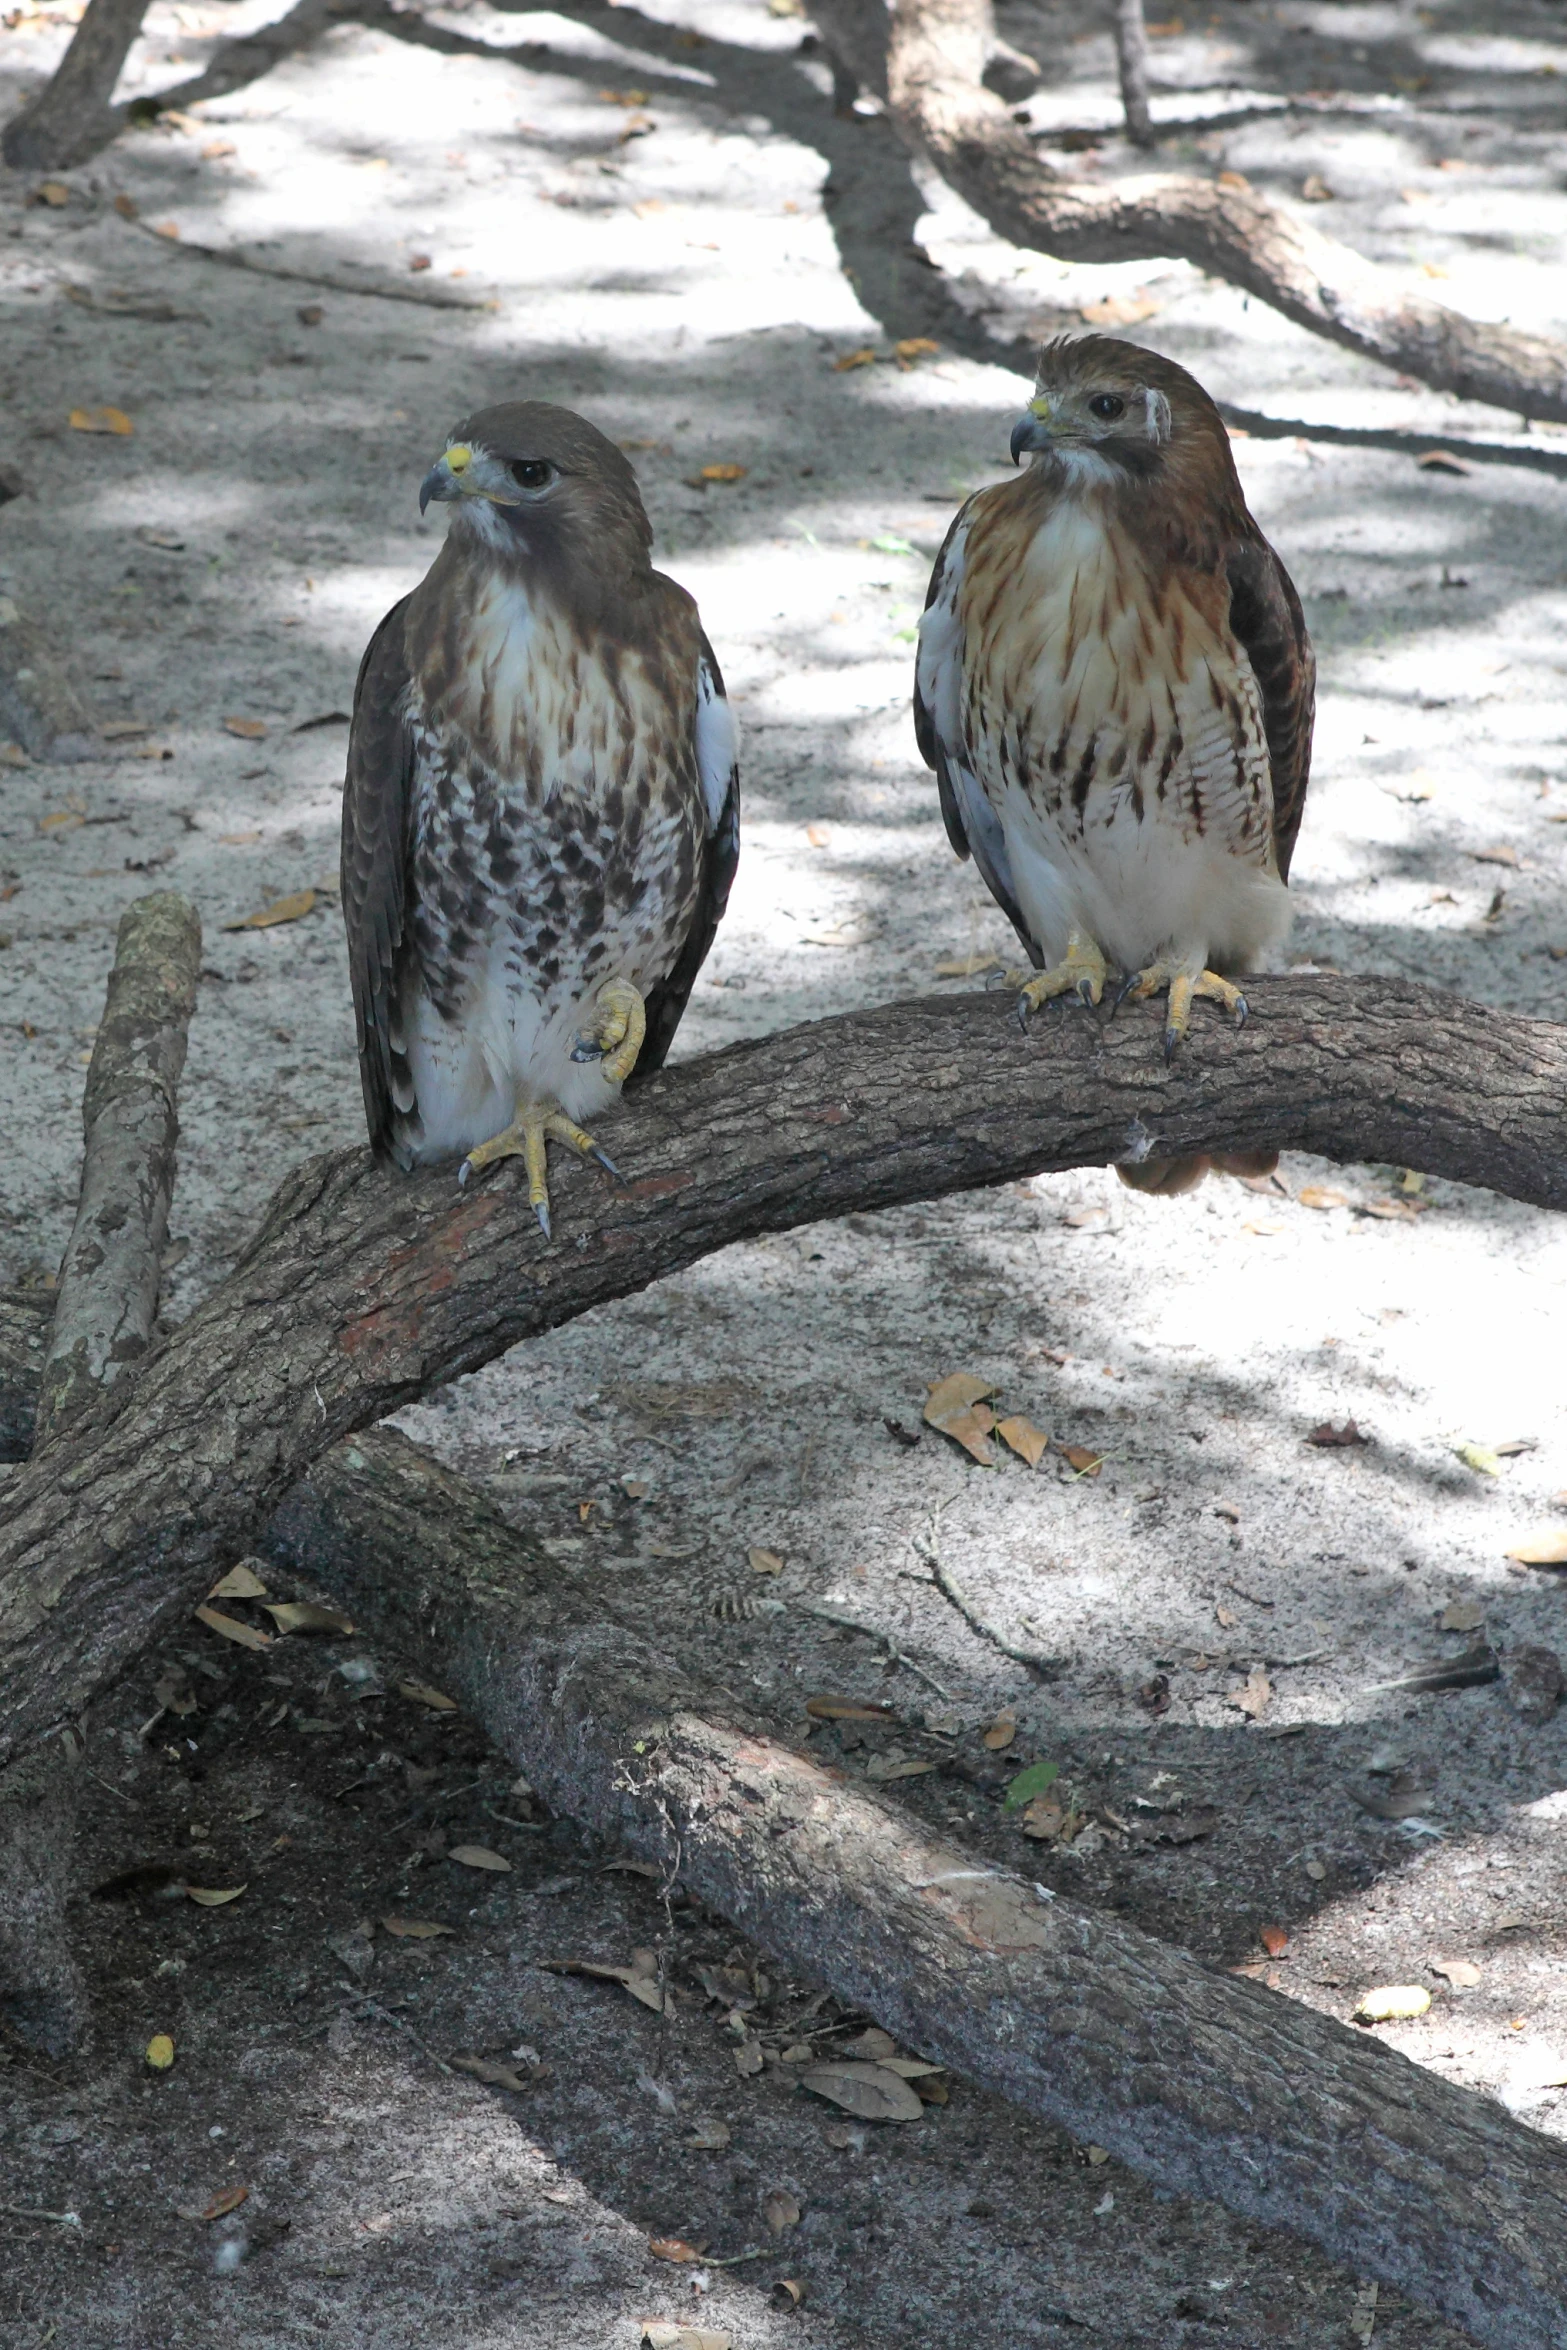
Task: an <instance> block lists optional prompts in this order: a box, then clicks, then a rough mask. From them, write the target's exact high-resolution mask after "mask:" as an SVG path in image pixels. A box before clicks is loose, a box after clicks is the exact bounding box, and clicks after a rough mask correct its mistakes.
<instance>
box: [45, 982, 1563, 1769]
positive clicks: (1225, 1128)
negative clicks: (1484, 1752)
mask: <svg viewBox="0 0 1567 2350" xmlns="http://www.w3.org/2000/svg"><path fill="white" fill-rule="evenodd" d="M1247 992H1248V995H1249V998H1250V1001H1251V1005H1252V1016H1251V1019H1250V1020H1249V1021H1248V1022H1247V1024H1246V1025H1245V1026H1244V1027H1243V1028H1240V1029H1230V1028H1227V1027H1220V1026H1218V1025H1217V1024H1215V1025H1210V1026H1204V1027H1203V1028H1202V1029H1201V1030H1200V1031H1199V1033H1198V1035H1197V1036H1196V1037H1194V1039H1193V1041H1192V1043H1191V1045H1190V1046H1189V1047H1188V1048H1187V1049H1186V1050H1185V1051H1184V1052H1183V1053H1182V1054H1181V1055H1180V1056H1179V1057H1178V1059H1177V1060H1176V1062H1175V1063H1174V1064H1173V1065H1172V1066H1169V1067H1167V1066H1166V1065H1165V1063H1164V1061H1163V1059H1162V1056H1161V1053H1160V1049H1159V1038H1160V1033H1161V1031H1160V1027H1159V1019H1160V1015H1159V1014H1158V1013H1157V1012H1156V1011H1152V1010H1147V1009H1146V1008H1141V1009H1139V1010H1138V1011H1137V1012H1130V1013H1129V1012H1123V1013H1122V1014H1121V1015H1120V1017H1119V1018H1118V1019H1116V1020H1114V1021H1111V1020H1108V1019H1099V1018H1094V1017H1091V1016H1089V1015H1088V1014H1086V1013H1083V1012H1081V1011H1080V1010H1079V1011H1077V1012H1073V1013H1065V1014H1062V1015H1060V1016H1057V1017H1052V1018H1048V1019H1038V1020H1035V1021H1034V1022H1033V1024H1032V1025H1031V1027H1030V1029H1029V1031H1028V1033H1027V1034H1026V1035H1025V1034H1023V1033H1021V1032H1020V1030H1019V1026H1018V1021H1017V1017H1016V1014H1015V1010H1014V1007H1013V1004H1012V1002H1011V1000H1010V999H1009V998H1007V997H1006V996H1004V995H989V996H987V995H978V996H966V997H962V998H959V999H958V1000H956V1001H936V1000H934V999H929V998H927V999H924V1000H921V1001H918V1002H913V1003H903V1004H891V1005H886V1006H883V1007H881V1008H880V1009H878V1010H873V1011H868V1012H856V1013H850V1014H846V1015H844V1016H842V1017H840V1018H838V1019H835V1020H823V1021H820V1022H816V1023H813V1024H810V1025H807V1026H804V1027H800V1028H794V1029H789V1030H786V1031H785V1032H784V1033H782V1034H781V1035H777V1036H772V1037H767V1038H764V1039H761V1040H759V1041H757V1042H755V1043H750V1044H744V1045H737V1046H733V1047H731V1048H730V1050H728V1051H727V1052H722V1053H716V1054H713V1055H710V1056H709V1057H707V1058H706V1059H703V1060H698V1061H692V1062H687V1063H685V1064H684V1065H683V1066H681V1067H678V1068H675V1069H669V1070H664V1071H662V1072H660V1073H659V1075H658V1076H656V1077H654V1078H653V1079H651V1080H650V1081H649V1083H648V1084H647V1085H646V1087H644V1088H641V1089H638V1091H637V1092H635V1093H634V1095H633V1096H632V1098H631V1099H630V1100H629V1101H628V1102H627V1104H626V1105H625V1109H624V1111H623V1113H622V1115H621V1119H620V1121H619V1123H618V1130H617V1133H616V1137H615V1143H616V1157H617V1159H618V1160H619V1162H620V1164H621V1165H622V1166H624V1167H627V1168H629V1169H630V1170H631V1171H632V1173H633V1176H634V1180H633V1181H631V1182H630V1183H628V1184H626V1185H624V1186H623V1187H619V1188H617V1187H615V1186H613V1185H611V1184H610V1182H609V1181H608V1180H607V1179H606V1178H604V1177H602V1176H600V1175H599V1174H598V1173H597V1171H595V1170H587V1171H583V1170H580V1169H576V1168H573V1167H570V1166H567V1167H564V1168H562V1169H561V1170H560V1172H559V1176H558V1181H559V1186H560V1188H559V1199H558V1215H557V1219H556V1236H555V1238H554V1240H553V1241H550V1242H547V1241H545V1240H544V1238H543V1236H542V1234H540V1232H539V1230H538V1227H537V1225H536V1223H535V1222H534V1219H533V1216H532V1212H531V1210H530V1209H529V1208H528V1205H527V1201H526V1198H525V1196H524V1193H523V1192H522V1191H520V1190H519V1189H517V1188H516V1185H515V1181H514V1179H513V1177H512V1176H511V1175H510V1174H509V1173H507V1172H502V1173H501V1174H500V1175H499V1176H497V1177H492V1178H491V1179H489V1180H487V1181H485V1182H483V1183H481V1184H477V1185H473V1186H470V1187H469V1189H468V1190H466V1191H459V1189H458V1188H457V1185H456V1183H455V1181H454V1179H453V1175H452V1172H451V1170H450V1169H449V1168H435V1169H431V1170H428V1171H426V1172H424V1173H422V1174H419V1175H415V1176H408V1177H404V1176H400V1175H396V1174H389V1173H387V1172H385V1171H383V1170H380V1169H377V1168H375V1167H374V1166H373V1165H372V1164H371V1162H370V1160H369V1158H368V1155H367V1154H366V1153H365V1152H363V1151H347V1152H341V1153H339V1154H338V1155H337V1156H336V1157H323V1158H317V1159H314V1160H311V1161H308V1162H307V1163H306V1164H305V1165H304V1166H302V1167H301V1168H299V1169H298V1170H297V1171H296V1172H295V1173H294V1174H293V1175H292V1176H291V1177H289V1178H288V1179H287V1180H286V1181H285V1182H284V1184H283V1185H282V1186H281V1188H280V1189H279V1191H278V1193H277V1195H276V1196H275V1198H274V1200H273V1203H272V1206H271V1209H270V1211H269V1213H268V1215H267V1218H266V1221H265V1223H264V1225H263V1227H262V1229H261V1231H260V1232H259V1234H258V1235H257V1237H256V1238H255V1240H254V1241H253V1242H252V1243H251V1245H250V1246H249V1248H248V1249H247V1250H246V1252H245V1254H244V1255H243V1256H242V1257H241V1259H240V1261H239V1263H238V1264H237V1265H236V1267H235V1269H234V1271H233V1272H232V1273H231V1274H230V1276H229V1278H228V1279H227V1280H226V1281H224V1282H223V1283H221V1284H220V1286H219V1287H218V1288H217V1289H216V1290H215V1291H214V1292H213V1294H212V1295H211V1296H210V1297H209V1298H208V1299H207V1300H206V1301H205V1303H204V1304H203V1305H201V1306H200V1307H198V1308H197V1310H196V1312H195V1313H193V1314H192V1315H191V1317H190V1319H189V1320H188V1321H187V1322H186V1323H184V1324H183V1326H182V1327H181V1328H180V1329H179V1330H178V1331H177V1332H175V1333H174V1335H173V1336H172V1337H171V1338H170V1339H168V1340H167V1341H166V1342H165V1343H164V1344H163V1345H162V1346H160V1347H159V1348H158V1349H157V1350H155V1351H154V1352H153V1353H152V1354H151V1355H150V1356H149V1357H148V1358H147V1360H146V1362H145V1364H144V1365H143V1367H142V1368H141V1369H140V1370H139V1371H138V1372H136V1373H135V1375H134V1376H132V1377H130V1378H127V1379H122V1380H121V1381H119V1382H118V1383H117V1384H116V1385H115V1387H114V1388H113V1389H112V1390H111V1391H110V1392H109V1394H108V1395H107V1396H105V1397H104V1398H103V1400H102V1401H101V1402H99V1403H98V1404H96V1405H94V1406H93V1408H92V1409H91V1410H90V1411H89V1412H87V1413H85V1414H84V1415H83V1416H82V1418H81V1419H80V1420H79V1421H78V1422H76V1423H75V1424H73V1426H72V1427H71V1428H69V1429H67V1430H66V1431H65V1432H64V1433H63V1434H62V1435H61V1437H60V1439H59V1440H58V1441H57V1442H56V1443H54V1444H51V1445H49V1446H48V1447H47V1448H46V1449H45V1451H44V1453H43V1454H42V1455H41V1457H39V1458H37V1459H35V1460H33V1461H31V1462H29V1463H28V1464H27V1466H26V1467H25V1468H23V1469H22V1470H20V1471H19V1472H18V1473H17V1475H16V1476H15V1477H14V1478H13V1479H12V1480H10V1482H9V1484H8V1487H7V1503H8V1508H7V1512H6V1523H5V1525H4V1527H3V1529H0V1758H3V1757H4V1756H5V1755H6V1754H7V1753H9V1752H11V1751H14V1749H15V1747H16V1746H17V1745H18V1744H19V1743H22V1742H25V1741H27V1740H29V1739H31V1738H34V1737H36V1736H38V1735H40V1734H41V1733H42V1732H43V1731H44V1730H45V1729H46V1728H47V1727H48V1726H49V1724H50V1723H51V1722H54V1721H57V1720H59V1719H61V1718H63V1717H65V1716H67V1715H68V1714H70V1713H71V1712H72V1711H73V1710H74V1709H75V1708H76V1707H77V1706H79V1705H80V1704H81V1702H82V1701H83V1699H84V1698H85V1697H86V1696H87V1695H88V1693H89V1692H90V1691H91V1690H92V1689H94V1688H95V1687H97V1686H99V1685H100V1684H101V1683H102V1682H103V1680H104V1679H105V1678H106V1677H107V1676H108V1675H109V1674H111V1673H113V1672H115V1671H117V1670H119V1669H120V1668H121V1667H122V1666H123V1665H124V1664H125V1663H126V1662H127V1660H128V1659H129V1658H130V1657H131V1656H133V1655H134V1654H136V1652H137V1651H138V1650H139V1649H140V1648H141V1647H142V1646H144V1645H145V1643H146V1642H148V1641H149V1640H151V1639H153V1638H155V1637H156V1636H157V1633H158V1632H159V1630H160V1628H161V1627H162V1625H164V1624H165V1623H167V1622H168V1621H170V1620H171V1618H172V1617H173V1616H174V1615H175V1614H177V1613H179V1612H180V1611H182V1610H183V1609H184V1608H185V1607H187V1606H188V1605H190V1604H191V1602H192V1600H193V1599H195V1598H199V1596H200V1595H201V1591H202V1589H203V1588H204V1585H203V1577H210V1575H211V1573H212V1571H213V1570H214V1569H216V1568H218V1567H220V1566H221V1565H222V1564H223V1563H226V1561H227V1559H228V1558H230V1557H231V1556H232V1555H233V1551H234V1548H235V1546H236V1545H242V1544H244V1543H245V1541H246V1540H247V1539H248V1537H249V1536H250V1535H251V1534H252V1533H253V1531H254V1529H255V1528H256V1527H257V1526H258V1525H259V1524H260V1523H261V1522H263V1520H264V1519H265V1517H266V1516H267V1515H268V1514H269V1513H270V1511H271V1510H272V1509H273V1508H274V1507H275V1506H276V1504H277V1502H278V1501H279V1500H280V1499H281V1497H282V1495H283V1493H284V1492H285V1490H286V1489H287V1487H288V1486H289V1485H290V1484H292V1483H293V1482H294V1480H295V1479H296V1478H297V1477H298V1476H299V1475H300V1474H301V1473H302V1472H303V1471H304V1470H305V1469H306V1468H308V1467H309V1465H310V1463H311V1462H312V1461H313V1460H315V1459H317V1458H318V1457H319V1456H320V1454H321V1453H323V1452H324V1451H325V1450H326V1449H327V1447H328V1446H329V1445H330V1444H332V1443H334V1442H335V1441H336V1440H337V1439H338V1438H339V1437H341V1436H345V1435H347V1434H348V1433H349V1432H350V1431H352V1430H353V1429H356V1428H363V1427H366V1426H368V1425H370V1424H371V1423H372V1422H374V1421H376V1420H379V1419H382V1418H384V1417H385V1416H386V1414H387V1413H388V1412H391V1411H394V1410H396V1409H397V1407H398V1406H399V1405H401V1404H404V1403H408V1402H411V1401H413V1400H414V1398H416V1397H418V1396H421V1395H425V1394H428V1393H429V1391H430V1390H431V1389H432V1388H434V1387H437V1386H439V1385H441V1384H442V1383H443V1382H444V1381H446V1380H449V1379H451V1378H453V1377H455V1376H456V1375H457V1374H458V1373H460V1372H463V1371H470V1370H475V1369H477V1368H478V1366H479V1365H480V1364H481V1363H486V1362H491V1361H493V1360H494V1359H495V1357H496V1356H497V1355H500V1354H503V1353H505V1352H506V1351H507V1349H508V1348H510V1347H513V1346H515V1345H517V1344H518V1343H519V1342H520V1341H521V1340H523V1339H526V1338H529V1337H533V1336H536V1335H538V1334H539V1333H540V1332H541V1331H544V1330H548V1329H552V1328H554V1327H556V1326H557V1325H558V1324H560V1323H562V1322H566V1321H569V1320H571V1319H572V1318H573V1317H574V1316H576V1315H578V1314H581V1313H585V1312H587V1311H588V1309H589V1308H590V1307H592V1306H595V1305H601V1304H604V1303H605V1302H607V1301H608V1300H609V1299H612V1298H617V1297H624V1296H627V1295H629V1294H630V1293H631V1292H633V1291H635V1290H639V1289H644V1288H646V1287H647V1286H648V1284H649V1283H650V1282H653V1281H656V1280H658V1279H660V1278H662V1277H663V1276H664V1275H666V1274H669V1273H674V1272H678V1271H680V1270H682V1269H683V1268H684V1267H686V1266H689V1265H692V1264H695V1263H696V1262H697V1261H698V1260H699V1259H701V1258H703V1257H705V1256H708V1255H710V1254H711V1253H712V1251H713V1250H715V1249H720V1248H723V1247H725V1246H727V1245H728V1244H729V1243H730V1242H732V1241H738V1240H745V1239H748V1238H751V1237H754V1236H755V1235H756V1234H758V1233H762V1232H776V1231H783V1230H787V1229H789V1228H791V1227H793V1226H795V1225H798V1224H805V1223H810V1222H812V1221H814V1220H816V1219H817V1218H819V1217H823V1216H838V1215H844V1214H847V1213H849V1212H850V1211H852V1210H856V1209H858V1210H866V1209H875V1208H879V1207H890V1206H895V1205H898V1204H900V1203H902V1202H906V1201H912V1200H925V1199H934V1198H939V1197H941V1196H943V1195H944V1194H947V1193H950V1192H955V1191H962V1190H966V1189H972V1188H974V1187H975V1186H978V1185H984V1184H993V1183H1000V1182H1005V1181H1008V1180H1013V1179H1016V1178H1017V1177H1019V1176H1022V1175H1028V1174H1034V1173H1037V1172H1039V1171H1040V1170H1042V1169H1045V1168H1060V1167H1078V1166H1104V1165H1107V1164H1109V1163H1111V1162H1113V1161H1119V1160H1125V1159H1128V1158H1138V1157H1142V1156H1151V1157H1160V1158H1177V1157H1180V1156H1182V1155H1184V1154H1185V1153H1187V1152H1201V1151H1205V1150H1210V1149H1221V1150H1230V1151H1250V1150H1270V1149H1280V1148H1285V1147H1289V1148H1299V1149H1306V1150H1315V1151H1320V1152H1322V1153H1324V1154H1325V1155H1326V1156H1327V1157H1329V1158H1336V1159H1347V1160H1364V1159H1394V1160H1397V1161H1399V1162H1401V1163H1403V1164H1405V1165H1410V1166H1417V1167H1420V1168H1422V1169H1424V1170H1426V1171H1427V1172H1429V1173H1432V1174H1438V1175H1449V1176H1456V1177H1458V1178H1459V1179H1460V1180H1461V1181H1464V1182H1469V1183H1485V1184H1490V1185H1491V1186H1492V1187H1493V1188H1494V1189H1497V1190H1500V1191H1504V1192H1507V1193H1510V1194H1511V1195H1512V1196H1513V1197H1515V1198H1518V1199H1524V1200H1532V1201H1535V1202H1537V1203H1539V1204H1542V1205H1546V1206H1553V1207H1563V1206H1567V1117H1564V1114H1563V1112H1564V1104H1567V1028H1564V1027H1557V1026H1554V1025H1552V1024H1550V1023H1547V1022H1545V1021H1539V1020H1527V1019H1520V1018H1518V1017H1517V1016H1516V1015H1513V1014H1509V1013H1505V1012H1499V1011H1496V1010H1493V1009H1489V1008H1486V1007H1482V1006H1480V1005H1478V1004H1466V1003H1462V1002H1459V1001H1457V1000H1455V999H1452V998H1445V997H1441V996H1438V995H1435V994H1432V993H1431V992H1430V991H1429V990H1427V989H1424V988H1420V987H1416V986H1413V985H1411V984H1409V983H1408V982H1406V981H1401V980H1392V979H1376V980H1369V979H1367V980H1354V979H1337V978H1327V977H1313V978H1304V977H1302V978H1290V979H1263V980H1258V981H1255V982H1248V990H1247Z"/></svg>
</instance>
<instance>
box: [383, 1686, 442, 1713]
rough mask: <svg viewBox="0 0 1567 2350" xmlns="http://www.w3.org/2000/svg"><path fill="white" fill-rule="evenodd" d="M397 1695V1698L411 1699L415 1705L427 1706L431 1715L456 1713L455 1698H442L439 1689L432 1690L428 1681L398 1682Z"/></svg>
mask: <svg viewBox="0 0 1567 2350" xmlns="http://www.w3.org/2000/svg"><path fill="white" fill-rule="evenodd" d="M397 1694H398V1696H399V1697H409V1698H412V1700H413V1702H414V1704H415V1705H427V1706H428V1707H429V1709H430V1711H431V1713H433V1714H454V1713H456V1711H457V1700H456V1698H455V1697H446V1696H443V1695H442V1693H441V1691H440V1690H439V1689H432V1688H431V1687H430V1684H429V1682H428V1681H399V1682H398V1684H397Z"/></svg>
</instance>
